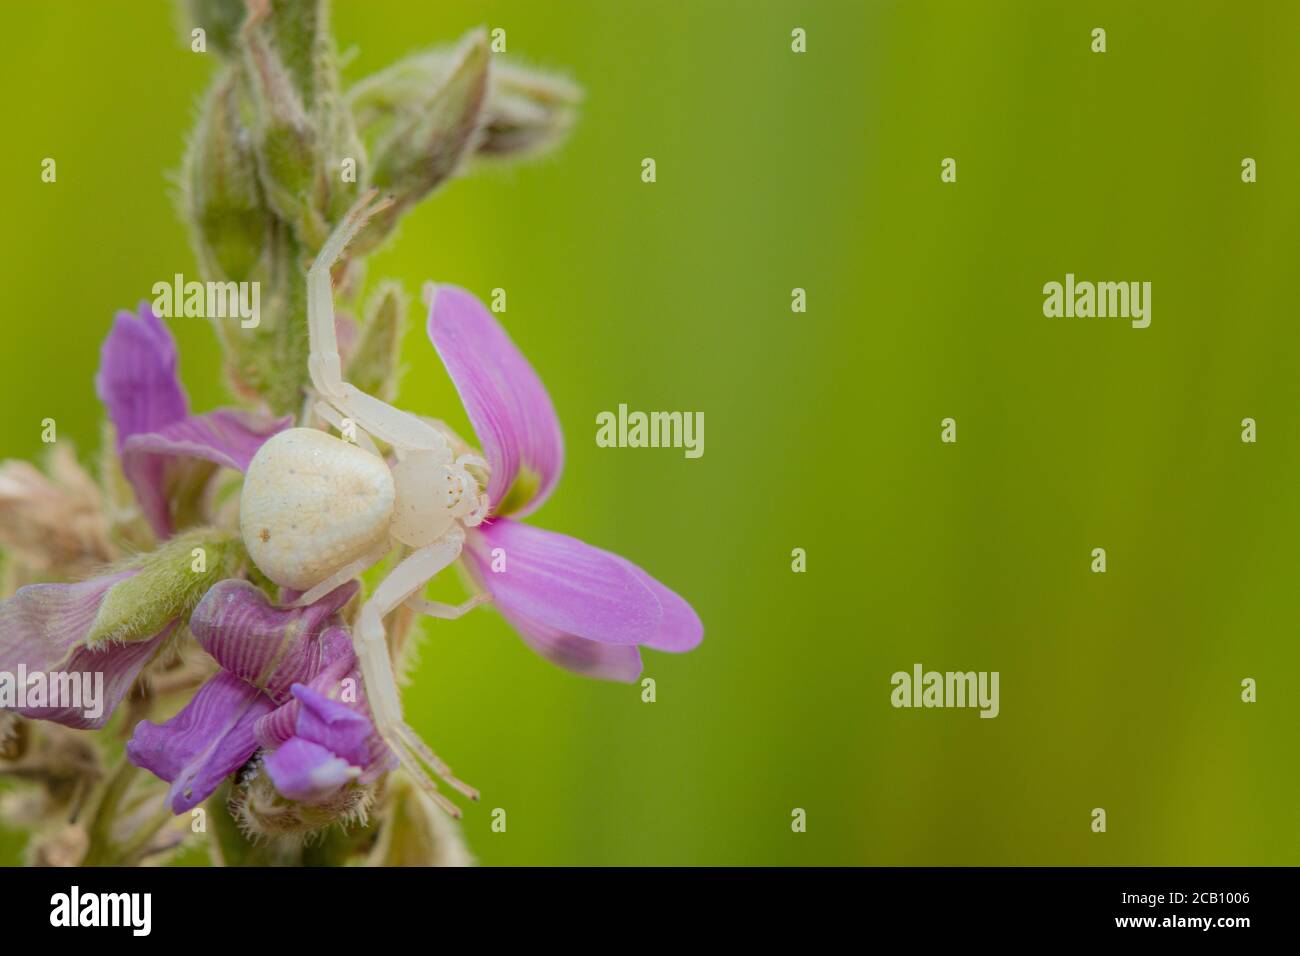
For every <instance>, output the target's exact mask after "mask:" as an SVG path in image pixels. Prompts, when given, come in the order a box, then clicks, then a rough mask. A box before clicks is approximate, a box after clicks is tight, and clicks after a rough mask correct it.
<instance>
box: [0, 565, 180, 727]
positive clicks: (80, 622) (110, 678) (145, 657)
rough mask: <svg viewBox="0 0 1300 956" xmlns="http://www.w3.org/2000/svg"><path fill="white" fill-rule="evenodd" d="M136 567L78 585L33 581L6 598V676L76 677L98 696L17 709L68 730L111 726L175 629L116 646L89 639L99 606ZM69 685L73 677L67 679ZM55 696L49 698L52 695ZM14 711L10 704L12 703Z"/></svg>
mask: <svg viewBox="0 0 1300 956" xmlns="http://www.w3.org/2000/svg"><path fill="white" fill-rule="evenodd" d="M134 573H135V572H134V571H126V572H122V573H119V574H111V575H105V576H103V577H98V578H91V579H90V580H88V581H81V582H78V583H76V584H29V585H28V586H26V587H24V588H19V589H18V592H17V593H16V594H14V596H13V597H11V598H9V599H8V600H7V601H3V602H0V671H3V672H5V673H6V674H12V675H15V679H17V675H19V674H20V673H26V674H27V675H28V677H29V678H30V675H32V674H34V673H37V672H39V673H41V674H44V675H46V677H47V681H48V678H49V675H69V676H71V675H76V680H77V682H78V683H79V684H80V685H81V687H82V688H83V689H86V688H87V684H86V677H87V676H88V677H89V680H90V685H89V687H90V688H98V687H99V682H100V681H101V680H102V682H103V683H102V689H101V690H102V692H100V690H91V696H93V697H97V698H99V699H98V700H94V701H91V700H90V699H89V698H88V697H86V696H84V695H83V697H82V700H81V702H80V706H75V707H74V706H67V705H66V703H67V702H64V705H61V706H55V707H49V706H42V707H32V706H23V707H18V706H15V707H13V708H12V710H14V712H15V713H19V714H22V715H23V716H25V717H31V718H33V719H37V720H50V721H54V722H55V723H59V724H64V725H66V726H68V727H77V728H84V729H97V728H99V727H102V726H104V724H105V723H107V722H108V719H109V718H110V717H111V716H112V714H113V711H114V710H115V709H116V707H117V705H118V704H120V703H121V702H122V698H123V697H125V696H126V695H127V692H128V691H130V689H131V685H132V684H134V683H135V679H136V678H137V677H138V676H139V675H140V671H141V670H142V669H143V668H144V666H145V664H147V663H148V662H149V661H150V659H151V658H152V657H153V655H154V654H155V653H157V651H158V648H159V647H161V646H162V644H163V642H164V641H166V640H167V637H168V635H169V634H171V631H172V627H170V626H169V627H167V628H166V629H164V631H163V632H162V633H161V634H158V635H157V636H156V637H154V638H152V639H150V640H147V641H133V642H131V643H129V644H110V645H107V646H104V647H100V648H96V649H91V648H87V647H83V646H80V645H81V642H82V641H84V640H85V638H86V635H87V633H88V632H89V631H90V627H91V625H92V624H93V623H94V621H95V615H96V614H98V613H99V606H100V604H101V603H102V602H103V600H104V595H105V594H107V593H108V590H109V588H111V587H112V586H113V585H114V584H116V583H117V582H119V581H121V580H123V579H124V578H128V577H130V576H131V575H132V574H134ZM64 683H66V682H64ZM47 700H48V698H47ZM7 709H8V708H7Z"/></svg>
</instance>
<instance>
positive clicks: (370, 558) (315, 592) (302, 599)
mask: <svg viewBox="0 0 1300 956" xmlns="http://www.w3.org/2000/svg"><path fill="white" fill-rule="evenodd" d="M389 547H390V544H389V542H388V541H384V542H383V543H382V544H381V545H379V547H377V548H376V549H375V550H374V551H371V552H370V553H369V554H363V555H362V556H361V557H359V558H357V559H356V560H355V561H353V562H351V563H350V564H345V565H343V567H341V568H339V569H338V570H337V571H335V572H334V573H333V574H331V575H330V576H329V577H327V578H326V579H325V580H324V581H321V582H320V583H319V584H313V585H312V586H311V587H310V588H309V589H307V590H306V591H303V592H302V594H301V596H299V598H298V599H297V600H296V601H291V602H290V604H289V606H290V607H306V606H307V605H308V604H315V603H316V602H317V601H319V600H320V599H321V598H323V597H324V596H325V595H327V594H329V593H330V592H331V591H333V590H334V589H335V588H337V587H342V586H343V585H344V584H346V583H347V582H348V581H351V580H352V579H353V578H355V577H357V576H358V575H360V574H362V573H363V572H365V571H367V570H369V569H370V568H373V567H374V566H375V565H376V564H378V563H379V562H380V561H382V560H383V559H384V555H386V554H387V553H388V549H389Z"/></svg>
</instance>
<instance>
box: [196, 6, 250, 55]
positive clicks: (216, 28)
mask: <svg viewBox="0 0 1300 956" xmlns="http://www.w3.org/2000/svg"><path fill="white" fill-rule="evenodd" d="M246 12H247V7H245V5H244V0H185V3H184V5H183V10H182V12H181V20H182V23H183V26H184V28H185V34H186V39H187V40H188V39H189V35H190V31H191V30H194V29H196V28H197V29H201V30H203V34H204V37H205V39H206V41H207V46H208V48H209V49H210V50H213V51H215V52H217V53H220V54H221V55H222V56H230V55H231V54H232V53H233V52H234V51H235V48H236V46H237V44H238V41H239V25H240V24H241V23H243V22H244V14H245V13H246Z"/></svg>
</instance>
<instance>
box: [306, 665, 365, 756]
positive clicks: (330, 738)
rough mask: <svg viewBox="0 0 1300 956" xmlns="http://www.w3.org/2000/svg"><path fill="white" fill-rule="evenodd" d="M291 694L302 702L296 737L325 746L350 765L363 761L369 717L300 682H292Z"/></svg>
mask: <svg viewBox="0 0 1300 956" xmlns="http://www.w3.org/2000/svg"><path fill="white" fill-rule="evenodd" d="M293 696H294V697H296V698H298V702H299V703H300V704H301V705H302V709H301V710H299V711H298V728H297V736H299V737H301V738H302V739H303V740H310V741H311V742H312V743H314V744H320V745H321V746H322V747H326V748H328V749H329V750H330V751H332V752H333V753H336V754H338V755H339V756H340V757H342V758H343V759H344V760H346V761H347V762H348V763H350V764H352V765H353V766H357V767H360V766H362V765H363V764H364V763H365V762H366V758H367V757H368V756H369V752H368V750H367V748H366V741H367V739H369V737H370V734H371V732H372V731H373V730H374V727H373V726H372V725H371V723H370V720H369V718H367V717H366V716H365V715H364V714H361V713H358V712H357V711H355V710H353V709H352V708H351V707H348V706H347V705H346V704H340V703H339V702H338V701H336V700H330V699H329V698H328V697H326V696H325V695H324V694H322V693H320V692H319V691H315V690H312V689H311V688H310V687H307V686H306V685H304V684H294V685H293Z"/></svg>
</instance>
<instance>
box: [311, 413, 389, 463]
mask: <svg viewBox="0 0 1300 956" xmlns="http://www.w3.org/2000/svg"><path fill="white" fill-rule="evenodd" d="M312 411H313V412H315V413H316V415H317V416H319V418H320V419H321V421H323V422H326V423H327V424H329V425H333V426H334V429H335V430H336V431H337V432H338V433H339V434H340V435H344V436H346V435H347V432H348V429H347V427H346V426H347V423H348V422H349V421H350V419H347V418H344V417H343V416H342V415H340V414H339V412H338V409H336V408H335V407H334V406H333V405H331V404H330V403H329V402H324V401H322V402H317V403H316V404H315V405H313V406H312ZM356 424H357V423H356V422H352V426H353V427H352V431H353V432H354V433H355V435H356V440H357V444H358V445H360V446H361V447H362V448H364V449H365V450H366V451H368V452H370V454H372V455H374V456H375V457H376V458H383V457H384V456H383V455H381V454H379V449H378V447H376V446H375V443H374V440H373V439H371V437H370V435H369V433H368V432H366V430H365V429H358V428H357V427H356ZM344 441H347V438H346V437H345V438H344Z"/></svg>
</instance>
